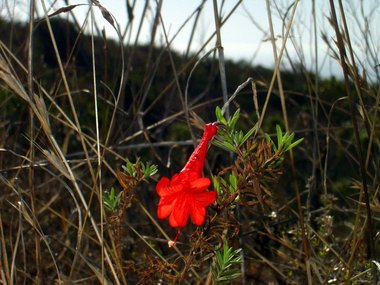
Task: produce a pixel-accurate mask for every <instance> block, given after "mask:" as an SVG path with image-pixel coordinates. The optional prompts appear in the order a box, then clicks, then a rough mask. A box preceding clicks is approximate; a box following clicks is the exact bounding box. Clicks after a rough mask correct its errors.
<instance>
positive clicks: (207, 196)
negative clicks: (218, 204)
mask: <svg viewBox="0 0 380 285" xmlns="http://www.w3.org/2000/svg"><path fill="white" fill-rule="evenodd" d="M191 196H192V200H193V202H194V204H195V207H198V208H199V207H207V206H209V205H210V204H212V203H214V201H215V200H216V191H208V192H202V193H194V194H193V195H191Z"/></svg>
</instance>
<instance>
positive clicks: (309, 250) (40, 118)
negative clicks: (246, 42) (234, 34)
mask: <svg viewBox="0 0 380 285" xmlns="http://www.w3.org/2000/svg"><path fill="white" fill-rule="evenodd" d="M299 2H300V3H299ZM301 2H302V1H297V0H296V1H294V2H291V1H269V0H267V1H266V2H265V4H266V6H265V8H266V10H263V11H260V12H262V13H263V14H265V15H266V17H267V20H268V22H267V23H257V22H256V21H255V18H254V17H252V15H253V11H254V9H255V4H254V3H253V2H249V1H235V2H234V3H233V5H231V4H230V5H227V2H225V1H216V0H214V1H211V0H210V1H206V0H205V1H199V5H198V6H197V7H196V9H194V10H193V11H188V17H187V18H186V19H183V23H181V25H179V28H178V30H177V31H175V32H174V33H173V31H171V32H169V27H168V26H167V23H166V19H165V18H164V17H163V16H162V6H163V5H164V4H166V5H168V3H166V2H165V1H163V0H158V1H146V2H145V4H144V6H143V7H142V9H140V10H137V5H138V3H137V1H126V7H125V10H126V11H127V12H126V13H127V15H126V17H127V18H128V22H127V23H126V25H125V26H120V25H119V19H117V18H115V17H114V15H112V14H111V13H110V12H109V7H107V6H106V5H104V4H103V3H102V2H98V1H95V0H92V1H90V3H83V4H80V5H77V4H75V5H74V4H73V5H70V3H69V2H68V1H67V3H65V4H62V3H60V5H62V6H59V8H58V9H56V10H55V12H53V11H52V10H51V7H50V6H49V5H51V4H50V3H49V2H47V1H44V0H42V1H41V2H38V3H37V2H36V1H29V2H28V3H27V5H26V3H25V6H24V7H27V10H28V11H29V17H28V20H27V21H26V22H25V26H26V27H27V29H25V30H26V31H27V34H23V35H19V34H18V33H17V31H18V30H21V26H22V25H21V24H20V23H17V22H16V21H13V22H11V24H9V25H10V27H11V30H10V31H7V32H6V33H4V34H6V36H4V38H2V40H1V41H0V87H1V88H0V96H1V99H2V100H1V105H0V108H1V124H0V135H1V140H0V144H1V145H0V185H1V193H2V195H1V196H0V207H1V211H0V235H1V250H0V255H1V256H0V264H1V266H0V280H1V282H2V283H3V284H31V283H35V284H53V283H54V284H55V283H56V284H72V283H83V284H128V283H129V284H172V283H173V284H174V283H180V284H195V283H196V284H213V283H218V284H219V283H223V278H227V279H228V278H230V279H231V280H232V281H230V282H235V283H236V284H346V283H353V284H361V283H373V282H376V281H377V279H378V278H377V275H378V270H380V269H379V268H377V264H378V263H377V261H378V258H379V248H378V241H379V239H378V234H377V232H378V225H379V222H378V220H379V217H378V216H377V214H378V212H379V209H380V204H379V199H378V191H379V182H380V181H379V173H380V172H379V169H380V164H379V163H380V159H379V143H380V142H379V134H378V132H379V123H378V117H379V114H378V109H379V106H380V102H379V98H380V89H379V82H378V80H379V78H380V77H379V58H378V55H379V50H378V48H379V41H378V40H379V39H378V38H377V34H376V30H374V24H373V23H374V22H376V20H378V19H379V15H378V13H379V11H380V5H379V3H378V2H377V1H370V2H366V3H364V1H362V2H360V3H359V2H358V3H351V2H345V1H342V0H337V1H333V0H330V1H329V3H328V4H329V5H328V9H327V10H326V12H323V13H326V14H325V15H324V14H322V12H321V11H320V10H319V8H320V7H321V6H318V5H319V2H317V1H312V2H311V4H310V5H304V4H302V3H301ZM15 3H16V2H15ZM15 3H13V2H12V1H6V2H4V5H3V6H0V7H1V9H2V11H1V15H2V16H3V18H4V19H13V18H14V13H15V10H13V9H11V8H10V7H12V6H13V4H15ZM325 4H326V3H325ZM172 5H175V4H172ZM207 5H209V6H210V7H212V9H211V10H210V11H212V13H211V14H210V15H207V17H209V18H211V17H212V18H213V20H214V21H213V32H212V33H211V34H210V35H209V36H208V37H205V38H204V40H203V42H202V43H201V44H199V48H198V49H194V48H192V47H194V46H196V44H195V36H194V35H196V34H197V33H201V31H202V28H203V27H202V25H201V21H200V18H201V17H202V13H204V11H208V10H206V8H205V7H207ZM326 5H327V4H326ZM367 5H368V6H367ZM55 7H56V8H57V6H55ZM77 9H86V11H87V12H86V16H85V17H84V18H81V17H78V16H77V14H76V13H75V11H76V10H77ZM304 9H310V10H311V11H309V12H310V19H305V17H304V15H303V12H304ZM99 12H100V14H101V15H102V17H103V18H102V19H100V18H97V17H96V16H95V15H96V13H99ZM243 12H244V15H247V16H248V17H250V18H251V20H252V25H253V26H256V27H258V30H259V31H261V34H258V35H257V37H258V38H261V39H263V43H264V42H266V41H267V40H268V39H269V40H268V41H269V43H270V48H271V49H272V52H273V62H274V66H273V70H271V73H270V76H268V75H267V74H264V73H263V74H259V73H253V71H252V70H255V69H252V68H251V67H249V65H248V64H243V63H240V64H238V66H239V65H240V66H239V67H240V69H239V72H244V73H242V74H233V72H234V70H232V68H236V64H235V65H233V64H232V63H231V62H230V61H229V60H228V59H226V57H225V54H224V52H225V51H224V48H223V47H224V39H223V33H222V31H223V27H224V25H225V24H226V23H228V22H229V21H231V19H232V17H234V16H240V15H241V14H239V13H243ZM308 15H309V14H308ZM37 16H38V17H37ZM57 18H63V19H69V20H70V21H71V23H73V24H72V25H73V26H75V27H76V28H77V33H76V37H75V38H71V39H69V37H68V36H67V35H65V36H63V35H61V34H57V32H55V29H54V21H55V20H56V19H57ZM322 19H323V22H321V20H322ZM103 23H106V24H107V25H108V26H110V27H112V29H113V30H114V31H115V34H117V36H118V38H117V40H116V41H115V40H108V38H107V32H106V31H105V30H104V29H103V28H102V25H103ZM276 23H280V24H281V27H277V26H276ZM146 25H149V26H150V41H149V44H147V45H145V46H141V45H140V42H141V37H142V30H143V27H144V26H146ZM68 27H69V26H68ZM189 27H190V35H189V41H188V43H187V48H186V50H183V51H174V50H172V44H173V42H174V41H175V39H176V37H177V36H179V35H182V34H183V33H185V31H186V29H189ZM242 28H245V27H242ZM39 29H45V30H46V35H47V37H45V38H44V40H46V39H48V41H49V45H48V46H49V50H48V51H46V52H45V54H43V56H45V58H43V59H41V58H38V57H36V53H37V52H39V49H40V46H41V45H42V43H41V42H40V40H41V38H39V37H38V36H37V34H38V33H37V32H38V30H39ZM67 29H70V28H67ZM302 31H304V32H302ZM246 32H247V34H248V33H250V31H249V30H248V29H247V31H246ZM306 32H308V33H310V35H311V37H310V42H309V43H306V42H305V41H303V40H302V35H303V33H306ZM66 37H67V38H66ZM210 45H212V47H211V48H210ZM268 46H269V45H268ZM310 47H311V48H310ZM326 47H327V50H325V48H326ZM259 49H261V46H259V47H258V50H257V51H252V54H256V52H257V53H258V52H259ZM81 53H82V55H83V54H84V53H87V54H89V55H90V62H87V63H81V62H80V60H82V57H83V56H82V57H81ZM179 54H183V55H184V56H179ZM38 55H39V56H40V55H41V54H38ZM309 56H310V57H311V58H312V59H313V60H312V63H311V64H310V63H309V61H308V60H307V57H309ZM320 58H324V59H325V61H329V60H330V61H335V62H336V63H338V64H339V65H340V70H339V71H338V70H335V71H334V73H335V74H339V76H340V78H338V79H336V78H325V77H324V76H323V75H322V74H321V70H322V68H321V65H322V64H323V61H321V60H320ZM253 63H255V62H253ZM244 66H246V68H247V69H246V71H244ZM284 66H289V69H288V70H285V69H284ZM229 68H230V70H229ZM257 69H258V68H257ZM248 87H251V88H248ZM216 106H220V107H222V106H223V108H221V109H220V114H221V113H223V115H224V116H225V118H226V120H231V117H233V114H238V112H236V110H237V109H239V110H240V113H239V114H240V120H239V122H238V123H237V125H236V128H242V129H244V132H246V131H247V130H252V132H250V133H249V134H251V136H250V137H249V139H248V137H247V140H246V141H244V143H246V144H244V147H246V148H249V147H251V149H254V150H255V152H254V153H252V154H251V156H250V157H249V159H248V158H247V157H245V156H244V155H243V154H242V153H239V151H240V149H239V151H236V153H235V154H232V153H231V152H226V151H224V150H222V149H220V148H217V146H218V143H215V145H214V146H212V149H211V150H210V153H211V154H210V155H209V161H208V166H207V170H206V173H207V174H208V176H211V173H212V174H213V176H214V178H215V179H214V185H213V187H214V188H218V187H219V188H218V189H219V191H220V193H224V194H223V195H227V194H226V193H229V194H228V195H229V196H226V197H227V198H225V199H224V198H223V199H224V200H223V199H222V198H221V197H219V198H218V199H220V200H218V203H217V204H215V205H213V206H212V207H211V209H209V210H208V213H209V218H208V220H207V222H206V224H205V226H203V227H195V226H188V227H186V228H185V229H184V230H183V233H182V238H181V239H180V241H179V242H178V245H177V246H175V247H174V248H168V247H167V241H168V240H170V237H171V236H172V235H173V232H174V230H173V229H171V228H170V227H168V226H167V222H166V221H161V220H158V219H157V216H156V206H157V202H158V197H157V195H156V193H155V182H156V181H157V179H158V178H159V177H160V176H163V175H171V174H172V173H174V172H177V171H178V170H179V169H181V166H182V165H183V164H184V162H185V161H186V157H187V156H188V153H189V152H190V151H191V150H192V147H193V145H195V144H196V141H197V137H198V136H199V134H200V133H199V130H198V129H199V127H201V126H202V124H203V122H202V121H215V120H216V115H214V110H215V107H216ZM220 114H219V115H220ZM232 120H233V118H232ZM276 124H280V125H281V126H283V129H284V130H285V131H286V132H287V133H292V132H294V133H295V134H296V137H297V138H299V137H304V141H303V142H302V144H300V145H299V146H297V147H296V148H294V149H290V151H289V152H288V153H289V155H288V154H286V155H285V156H284V161H282V160H281V159H282V155H283V154H282V153H281V151H280V150H277V151H276V149H273V146H275V145H276V144H275V143H274V142H275V141H276V138H275V137H276V135H277V137H279V136H280V137H281V136H282V135H281V133H280V135H279V133H278V132H277V134H275V133H276V132H275V131H276V128H275V125H276ZM234 127H235V125H234V126H233V127H232V130H233V131H235V129H234ZM252 127H254V128H252ZM265 133H269V134H272V135H271V137H272V141H271V140H267V141H265V140H264V139H263V138H264V134H265ZM267 138H268V137H267ZM271 143H272V144H271ZM221 144H223V142H219V146H221ZM242 145H243V144H242ZM242 149H243V147H242ZM230 150H231V149H230ZM244 150H246V149H245V148H244ZM273 151H274V152H273ZM272 152H273V153H272ZM280 153H281V154H280ZM226 154H227V155H226ZM280 156H281V159H280ZM245 159H246V160H245ZM148 161H152V162H153V163H154V164H157V165H158V170H159V171H158V174H154V172H155V171H153V169H150V170H152V172H151V173H150V174H152V175H150V174H149V173H148V174H149V175H146V174H147V173H146V172H147V171H148V170H147V168H146V167H148V168H149V165H150V164H147V162H148ZM268 161H270V162H272V161H275V162H276V163H277V162H278V164H282V168H275V167H274V164H270V163H269V162H268ZM276 165H277V164H276ZM123 166H125V167H124V168H123ZM249 166H251V168H249ZM276 167H277V166H276ZM247 169H250V171H251V172H250V171H248V170H247ZM239 171H241V172H239ZM148 172H149V171H148ZM231 175H232V176H233V177H235V176H236V177H237V178H236V177H235V178H233V177H232V176H231ZM234 179H236V181H235V180H234ZM255 183H256V184H255ZM231 187H232V188H231ZM112 188H114V190H111V189H112ZM228 189H229V190H228ZM252 189H253V190H252ZM228 191H230V192H228ZM115 192H116V194H115ZM111 193H114V194H115V195H114V196H112V195H113V194H112V195H111ZM119 193H120V194H119ZM118 195H119V196H118ZM244 197H245V198H244ZM107 199H108V200H107ZM115 199H116V200H117V202H115ZM118 199H119V200H118ZM239 199H241V200H239ZM105 200H106V201H107V202H108V204H107V206H105V205H106V203H104V201H105ZM112 203H116V204H117V208H115V209H113V208H112V205H111V204H112ZM110 205H111V206H110ZM238 265H240V267H239V266H238ZM230 269H231V271H229V270H230Z"/></svg>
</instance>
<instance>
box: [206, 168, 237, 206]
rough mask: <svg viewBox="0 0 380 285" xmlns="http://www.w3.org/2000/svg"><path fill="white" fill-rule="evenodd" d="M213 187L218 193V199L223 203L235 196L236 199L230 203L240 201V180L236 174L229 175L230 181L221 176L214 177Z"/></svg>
mask: <svg viewBox="0 0 380 285" xmlns="http://www.w3.org/2000/svg"><path fill="white" fill-rule="evenodd" d="M212 180H213V185H214V188H215V190H216V192H217V193H218V199H220V201H222V202H226V201H228V200H230V199H229V198H230V197H231V196H233V197H234V198H233V199H232V200H230V201H229V202H233V201H239V200H240V196H239V195H238V178H237V177H236V175H235V174H233V173H230V174H229V175H228V180H227V179H224V178H223V177H221V176H218V177H216V176H214V177H213V179H212Z"/></svg>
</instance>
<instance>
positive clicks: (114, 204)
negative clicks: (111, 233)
mask: <svg viewBox="0 0 380 285" xmlns="http://www.w3.org/2000/svg"><path fill="white" fill-rule="evenodd" d="M121 194H122V192H120V193H119V194H117V195H115V189H114V188H113V187H112V188H111V191H110V192H106V193H105V195H104V196H103V204H104V207H106V209H107V210H108V211H110V212H112V213H114V212H116V211H117V210H118V209H119V206H120V202H121Z"/></svg>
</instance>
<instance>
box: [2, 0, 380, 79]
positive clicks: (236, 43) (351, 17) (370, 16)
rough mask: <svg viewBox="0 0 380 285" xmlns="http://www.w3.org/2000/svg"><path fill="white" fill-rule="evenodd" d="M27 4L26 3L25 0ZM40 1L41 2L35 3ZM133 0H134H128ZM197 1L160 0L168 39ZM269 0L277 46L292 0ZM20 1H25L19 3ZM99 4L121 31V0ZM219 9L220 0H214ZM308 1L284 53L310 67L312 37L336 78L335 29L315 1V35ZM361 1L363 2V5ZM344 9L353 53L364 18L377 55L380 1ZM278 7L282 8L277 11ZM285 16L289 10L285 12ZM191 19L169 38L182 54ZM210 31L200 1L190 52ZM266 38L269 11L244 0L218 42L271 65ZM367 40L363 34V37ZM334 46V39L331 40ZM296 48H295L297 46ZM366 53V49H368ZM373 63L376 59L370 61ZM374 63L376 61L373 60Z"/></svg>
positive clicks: (232, 0) (23, 10) (323, 67)
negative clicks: (282, 17) (330, 46)
mask: <svg viewBox="0 0 380 285" xmlns="http://www.w3.org/2000/svg"><path fill="white" fill-rule="evenodd" d="M27 2H28V1H27ZM36 2H37V3H41V1H40V0H37V1H36ZM130 2H133V0H130ZM145 2H146V1H143V0H137V1H136V3H137V4H136V8H135V15H134V16H135V20H134V22H133V26H132V29H131V30H130V32H131V34H130V35H131V37H130V39H131V40H130V42H131V43H133V42H134V41H135V37H136V32H137V30H138V25H139V21H140V18H141V13H142V10H143V7H144V4H145ZM157 2H158V1H154V0H150V1H149V9H148V12H147V16H146V18H145V19H144V24H143V26H142V31H141V35H140V37H139V42H140V43H147V42H149V40H150V35H151V25H152V22H153V17H154V12H155V11H156V5H157ZM201 2H202V1H201V0H198V1H196V0H191V1H189V0H164V1H163V7H162V20H163V23H164V25H165V29H166V31H167V33H168V36H169V39H171V38H172V37H173V35H174V34H175V33H176V32H177V31H178V29H179V27H180V26H181V25H182V24H183V23H184V22H185V20H186V19H187V18H188V17H189V16H190V15H191V14H192V13H193V12H194V10H195V9H196V7H198V6H199V5H200V3H201ZM224 2H225V4H224V6H223V13H222V14H223V15H224V16H225V15H227V14H228V13H229V12H230V11H231V9H232V8H233V6H234V5H235V4H236V3H237V2H238V1H237V0H228V1H224ZM269 2H270V3H271V9H272V17H273V26H274V33H275V35H276V36H277V41H276V44H277V48H278V50H279V48H280V46H281V45H282V37H281V36H282V35H283V32H284V31H283V25H282V21H281V20H280V16H279V15H280V14H281V15H284V13H285V11H286V9H287V8H288V7H289V5H290V4H291V3H292V1H290V0H278V1H273V0H270V1H269ZM4 3H5V2H3V4H0V13H1V14H4ZM8 3H18V4H17V9H15V12H14V13H15V14H16V16H17V17H19V18H24V19H25V18H26V17H27V13H28V5H27V4H26V2H25V1H23V0H19V1H11V0H8ZM20 3H24V5H19V4H20ZM45 3H47V6H49V3H55V4H54V5H53V8H52V11H55V10H57V9H59V8H61V7H64V6H65V4H64V1H62V0H58V1H55V2H54V1H45ZM78 3H80V4H86V3H88V2H87V1H80V0H71V1H69V4H78ZM100 3H101V4H102V5H103V6H104V7H105V8H106V9H107V10H109V11H110V12H111V13H112V14H113V16H114V17H115V19H116V20H117V21H118V23H119V24H120V26H121V27H122V30H123V29H124V28H125V26H126V24H127V21H128V20H127V10H126V5H125V3H126V1H125V0H100ZM218 3H219V8H220V5H221V3H222V1H220V0H219V1H218ZM311 3H312V0H302V1H300V2H299V5H298V7H297V11H296V15H295V21H294V25H293V29H292V32H291V38H290V39H289V40H288V42H287V51H288V53H289V55H290V57H291V58H292V60H293V61H295V62H299V61H300V57H301V58H302V61H304V62H305V64H306V66H307V68H308V69H310V70H313V71H314V69H315V66H316V65H315V63H316V54H315V47H314V45H315V39H317V52H318V67H319V70H320V72H321V74H323V75H325V76H326V75H330V74H335V75H337V76H339V75H340V74H341V69H340V67H339V65H338V64H337V62H336V60H335V59H332V58H331V52H330V51H329V50H328V48H327V46H326V45H325V43H324V42H323V40H322V39H321V34H322V33H326V35H327V38H329V39H332V38H333V37H334V31H333V30H332V28H331V26H330V25H329V22H328V20H327V17H328V16H329V6H328V1H318V0H316V5H315V7H316V15H317V16H316V19H317V23H316V29H317V33H316V34H317V37H316V38H315V37H314V34H315V33H314V27H313V18H312V5H311ZM360 3H365V4H364V6H363V10H362V9H361V8H362V6H361V5H360ZM344 4H345V8H346V13H347V15H346V17H347V19H348V24H349V26H350V31H351V39H352V42H353V44H354V46H355V48H356V52H357V55H358V57H359V58H360V59H362V60H364V61H366V60H367V58H366V56H367V55H366V50H368V46H367V45H366V44H365V40H364V39H363V37H362V35H361V33H360V32H359V28H358V27H359V26H358V25H357V22H358V21H357V19H359V23H360V24H361V25H362V27H364V26H365V25H364V21H363V16H364V17H367V20H368V25H369V28H370V29H371V31H372V38H371V39H370V41H372V43H371V45H372V46H373V47H374V48H375V49H374V51H373V54H374V57H375V58H377V56H378V54H379V53H378V52H377V51H378V49H379V48H380V29H378V27H377V26H378V24H379V19H380V12H379V11H380V8H379V6H380V4H379V0H366V1H364V2H362V1H360V0H352V1H344ZM40 5H41V4H39V8H38V10H39V11H40V15H42V14H41V13H42V9H41V6H40ZM73 11H74V13H75V15H76V16H77V18H78V20H79V21H83V19H84V17H85V15H86V12H87V11H88V6H81V7H76V8H75V9H74V10H73ZM278 11H281V12H280V14H279V12H278ZM289 14H290V13H289ZM95 15H96V20H97V23H98V25H99V27H100V28H103V27H105V29H106V31H107V34H108V35H109V36H110V37H114V36H115V35H116V34H115V33H114V31H113V30H112V28H111V26H110V25H109V24H108V23H107V22H106V21H105V20H104V19H103V18H102V16H101V14H100V13H99V11H96V13H95ZM193 23H194V17H192V18H191V20H190V21H189V22H188V23H187V24H186V25H185V27H184V28H183V30H181V31H180V32H179V34H178V36H177V37H176V39H175V40H174V41H173V44H172V46H171V47H172V48H173V49H175V50H177V51H179V52H180V53H185V51H186V49H187V45H188V42H189V37H190V31H191V29H192V25H193ZM214 31H215V22H214V12H213V1H212V0H207V1H205V4H204V7H203V10H202V13H201V16H200V19H199V23H198V26H197V28H196V32H195V35H194V39H193V42H192V45H191V51H193V52H194V51H197V50H198V49H199V48H200V47H201V46H202V45H203V44H204V43H205V42H206V40H207V39H208V38H209V37H210V35H211V34H212V33H213V32H214ZM268 37H269V24H268V14H267V8H266V1H265V0H245V1H242V4H241V5H240V6H239V7H238V8H237V10H236V11H235V12H234V13H233V15H232V16H231V18H230V19H228V21H227V22H226V24H225V25H224V26H223V28H222V45H223V47H224V53H225V56H226V58H229V59H233V60H241V59H243V60H246V61H248V62H250V63H252V64H253V65H258V64H261V65H264V66H267V67H273V65H274V59H273V58H274V57H273V51H272V45H271V43H270V41H267V40H266V39H267V38H268ZM367 39H368V37H367ZM215 42H216V39H215V38H214V39H212V40H211V42H210V43H209V45H208V46H207V48H206V49H205V51H208V50H210V49H212V48H213V47H214V46H215ZM156 44H165V38H164V36H163V28H162V25H161V26H160V27H159V29H158V36H157V37H156ZM332 44H333V43H332ZM333 45H334V44H333ZM297 48H299V50H298V52H296V49H297ZM367 54H368V53H367ZM372 61H375V62H376V61H377V59H372ZM378 63H379V62H378V61H377V64H378ZM282 67H285V68H286V67H289V62H288V60H287V58H286V57H284V58H283V60H282Z"/></svg>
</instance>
